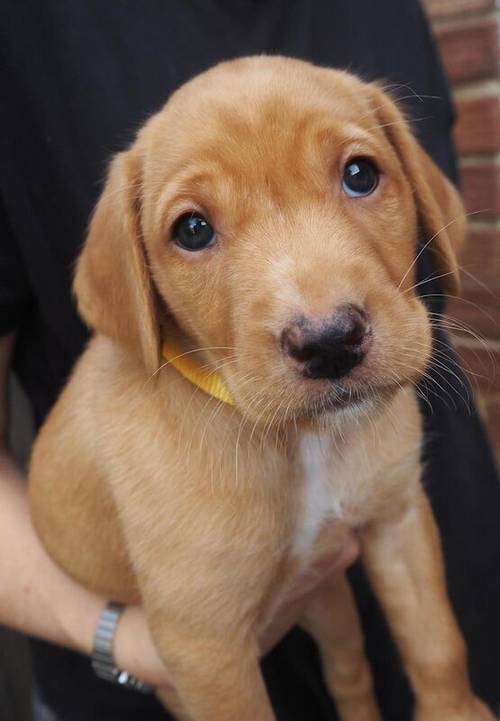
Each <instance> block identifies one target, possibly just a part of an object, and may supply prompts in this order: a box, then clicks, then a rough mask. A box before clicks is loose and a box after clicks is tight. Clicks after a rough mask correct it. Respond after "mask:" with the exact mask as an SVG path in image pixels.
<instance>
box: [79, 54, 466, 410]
mask: <svg viewBox="0 0 500 721" xmlns="http://www.w3.org/2000/svg"><path fill="white" fill-rule="evenodd" d="M408 156H409V157H408ZM115 175H116V176H118V175H119V176H120V177H119V178H118V179H115V180H114V181H113V177H111V179H110V182H109V184H110V185H111V186H112V185H113V184H114V185H115V186H116V185H117V183H120V184H121V187H122V188H123V187H124V186H126V187H127V188H128V191H127V192H128V193H129V198H130V194H132V195H133V196H134V199H135V208H134V209H133V210H132V211H130V210H128V211H126V212H127V214H128V215H130V213H132V215H134V216H135V217H134V218H129V220H128V221H127V225H128V228H127V232H126V234H124V233H123V231H122V241H121V242H122V244H124V243H125V242H126V240H125V235H129V234H130V233H132V234H133V235H134V236H135V240H134V241H133V242H134V243H136V244H137V243H138V244H139V246H142V245H144V250H145V256H146V257H147V259H148V261H147V268H145V269H143V270H141V271H140V275H141V276H142V277H141V278H140V279H139V282H140V283H142V284H145V285H146V286H147V284H148V281H147V279H146V280H145V278H144V276H145V275H147V274H148V273H151V275H152V281H151V283H152V284H153V285H154V287H155V288H156V291H157V293H158V294H159V296H161V299H162V301H163V302H162V303H161V307H160V309H159V310H158V309H157V308H156V310H154V309H153V308H152V305H153V304H152V303H149V310H147V311H146V313H145V312H144V309H143V310H142V313H140V314H139V316H137V310H136V311H135V312H136V319H135V321H133V320H132V321H130V320H128V321H127V325H128V331H127V332H128V336H129V340H130V339H131V335H132V330H131V328H132V325H131V324H134V323H135V324H137V322H139V323H140V322H141V320H140V319H141V318H142V322H143V324H145V325H146V326H148V324H149V325H152V326H156V329H155V328H152V329H151V328H150V331H151V332H153V334H154V335H155V338H153V339H149V340H148V339H146V340H144V332H145V330H144V328H142V329H139V331H138V334H139V336H141V334H142V339H141V342H142V346H143V350H144V346H147V345H148V344H151V343H153V344H154V343H158V342H159V340H161V338H160V336H161V334H164V335H165V334H168V333H169V332H174V328H175V329H176V330H179V329H180V331H181V332H182V333H183V334H185V335H187V336H188V337H189V338H190V339H191V343H192V345H193V347H199V348H202V349H206V350H205V351H203V352H202V354H200V362H201V363H206V362H208V363H210V364H211V365H212V367H213V368H214V369H217V370H218V372H219V373H220V374H221V375H222V376H223V378H224V380H225V382H226V383H227V385H228V387H229V388H230V391H231V393H232V394H233V396H234V398H235V400H236V402H237V404H238V406H239V407H240V408H241V409H242V410H243V411H244V412H245V413H246V414H247V415H249V416H250V417H252V418H255V419H257V418H259V417H260V418H262V419H263V420H265V421H267V422H269V421H270V420H271V421H272V422H278V421H281V422H283V421H285V420H286V419H287V418H289V419H291V418H292V417H293V418H295V419H296V418H298V417H304V416H306V417H310V416H314V415H316V414H318V413H320V412H322V411H328V412H333V413H340V412H341V411H342V410H343V409H345V408H346V407H349V408H350V409H357V410H358V411H359V410H360V409H364V410H366V409H368V408H370V407H371V406H372V405H373V402H374V401H378V400H380V399H383V398H386V397H387V396H389V395H390V394H391V393H392V392H393V391H394V390H395V389H397V388H398V387H400V386H403V385H405V384H407V383H410V382H414V381H415V380H417V379H418V378H419V376H420V375H421V374H422V373H423V372H424V370H425V367H426V364H427V362H428V359H429V354H430V346H431V339H430V328H429V323H428V320H427V315H426V312H425V309H424V307H423V305H422V303H421V301H420V300H418V298H417V296H416V293H415V290H414V288H413V285H414V283H415V273H414V270H415V262H414V258H415V251H416V235H417V225H418V222H419V220H420V223H421V224H423V227H424V232H425V240H426V241H429V242H430V243H431V244H432V250H433V252H434V257H435V260H436V275H438V274H439V275H443V276H444V277H445V278H446V279H447V280H450V279H453V276H454V274H455V272H456V266H455V261H454V255H453V251H452V248H451V240H450V234H448V233H447V229H443V226H445V225H446V224H447V223H448V222H451V224H452V225H453V224H454V225H455V226H456V227H455V228H454V234H455V235H457V234H458V235H460V234H461V233H462V232H463V227H462V226H463V224H462V220H461V217H462V214H461V208H460V204H459V201H458V199H457V197H456V194H455V192H454V191H453V189H452V188H451V186H449V184H448V183H447V181H445V179H444V178H443V177H442V176H441V174H440V173H439V171H438V170H437V169H436V168H435V166H433V165H432V163H431V161H430V160H429V159H428V158H427V157H426V156H425V154H424V153H423V151H422V150H421V149H420V148H419V147H418V145H417V144H416V142H415V141H414V140H413V138H412V137H411V135H410V133H409V131H408V129H407V128H406V126H405V122H404V119H403V118H402V117H401V115H400V113H399V111H398V110H397V109H396V107H395V106H394V105H393V103H392V101H390V100H389V99H388V98H387V97H386V96H385V95H384V94H383V93H382V92H381V91H380V90H378V89H377V88H375V87H374V86H370V85H366V84H364V83H361V82H360V81H359V80H357V79H356V78H354V77H352V76H350V75H348V74H346V73H341V72H336V71H332V70H325V69H320V68H316V67H314V66H312V65H309V64H306V63H302V62H299V61H294V60H286V59H282V58H249V59H243V60H240V61H235V62H232V63H226V64H223V65H221V66H217V67H216V68H214V69H212V70H211V71H208V72H207V73H204V74H203V75H201V76H198V77H197V78H195V79H194V80H193V81H191V82H190V83H188V84H187V85H185V86H183V87H182V88H181V89H180V90H179V91H177V92H176V93H175V94H174V95H173V96H172V98H171V99H170V101H169V102H168V103H167V105H166V107H165V108H164V110H163V111H161V112H160V113H159V114H158V115H157V116H155V117H154V118H153V119H152V120H151V121H150V122H149V123H148V125H147V126H146V127H145V128H144V129H143V131H142V132H141V134H140V136H139V138H138V140H137V142H136V145H135V146H134V147H133V148H132V150H131V151H129V154H128V157H127V158H122V160H121V169H120V171H119V172H115ZM112 192H113V191H112V189H111V190H110V191H109V192H108V195H109V199H108V200H107V201H106V208H107V211H105V212H106V214H107V216H108V220H107V221H104V222H105V223H106V224H107V226H108V233H109V228H110V222H109V215H110V213H111V214H113V211H112V209H110V203H111V204H113V203H115V204H116V203H117V200H116V197H115V200H114V201H113V199H112V198H113V196H112ZM114 192H115V193H116V192H117V189H116V187H115V191H114ZM118 192H119V189H118ZM105 194H106V193H105ZM433 194H435V195H436V196H437V199H438V202H436V199H435V198H434V197H433ZM128 202H129V203H130V200H129V201H128ZM132 202H133V201H132ZM103 205H104V202H103V201H101V208H102V206H103ZM99 212H100V211H99V209H98V211H97V214H96V218H95V220H94V223H93V228H92V230H91V234H90V238H89V241H88V246H90V245H91V242H92V236H93V235H94V236H96V231H95V230H94V228H95V225H99V224H100V225H101V226H102V222H103V221H102V219H101V221H99V217H98V216H99ZM103 212H104V211H102V210H101V215H102V213H103ZM115 215H116V212H115ZM122 223H123V221H122ZM131 224H132V225H133V226H134V227H133V228H130V225H131ZM455 231H456V232H455ZM97 234H98V235H102V228H101V231H100V232H97ZM434 234H435V235H436V237H435V238H433V239H432V240H430V239H431V237H432V235H434ZM99 243H100V245H101V246H102V245H103V244H104V243H105V240H104V238H101V240H97V241H95V243H94V245H95V248H97V247H98V244H99ZM134 252H135V255H137V253H140V252H141V251H140V248H139V250H137V249H136V251H134ZM102 253H103V251H101V256H102ZM83 256H85V251H84V254H83ZM134 262H135V263H137V262H138V263H140V260H138V259H137V257H136V258H135V260H134ZM100 263H101V267H102V257H101V261H100ZM87 265H88V264H87ZM94 265H95V263H94ZM87 270H88V268H87V269H86V268H85V261H84V257H82V261H81V262H80V269H79V276H80V282H79V279H78V277H77V292H78V293H79V295H80V301H81V304H82V306H83V312H84V315H85V314H86V315H87V316H90V321H91V323H92V324H93V325H95V326H96V327H97V328H98V329H100V330H104V332H107V333H108V334H111V335H114V336H117V335H118V336H120V335H121V336H123V333H122V332H121V331H119V332H117V331H116V328H117V326H116V324H115V330H114V331H113V330H109V329H106V328H104V329H103V328H102V322H101V327H100V325H99V322H96V321H95V312H94V313H93V312H92V310H89V307H90V304H91V303H92V301H91V300H87V302H85V296H86V295H87V297H88V292H87V291H86V290H85V283H86V282H87V281H88V275H89V273H88V272H87ZM94 271H95V268H94ZM84 276H87V277H86V278H85V277H84ZM82 277H83V281H82ZM108 282H109V280H108ZM112 282H115V281H114V280H113V281H112ZM119 282H120V281H118V283H119ZM132 282H135V283H137V280H135V281H134V280H133V281H132ZM144 290H145V292H146V295H147V296H149V297H150V291H149V290H148V288H147V287H145V289H144ZM92 292H94V293H95V287H94V290H93V291H92ZM82 295H83V296H84V297H83V302H82ZM115 295H116V292H115ZM150 300H151V298H150ZM135 302H136V303H139V304H141V303H144V301H143V300H141V298H137V299H136V301H135ZM94 307H95V306H94ZM86 309H87V313H86V312H85V311H86ZM113 312H114V311H113V310H112V308H110V306H109V300H108V308H107V313H108V316H109V315H110V314H112V313H113ZM121 312H122V313H123V310H122V311H121ZM145 314H146V315H151V314H155V315H156V316H158V315H159V316H160V317H156V318H154V319H153V320H152V323H150V321H149V319H148V320H145ZM138 318H139V321H138ZM108 322H109V321H108ZM158 326H160V327H161V329H162V330H161V331H160V332H158V330H157V327H158ZM120 340H123V338H120ZM132 340H133V339H132ZM136 342H137V341H136Z"/></svg>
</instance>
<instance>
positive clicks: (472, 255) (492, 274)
mask: <svg viewBox="0 0 500 721" xmlns="http://www.w3.org/2000/svg"><path fill="white" fill-rule="evenodd" d="M459 262H460V265H461V266H462V268H463V269H464V271H468V272H469V273H471V274H472V275H474V276H475V277H476V278H477V279H478V280H479V281H480V282H481V283H484V284H485V285H487V286H488V288H490V289H491V290H493V291H495V293H500V229H495V228H484V229H476V228H473V229H472V230H470V231H469V234H468V236H467V242H466V244H465V247H464V249H463V251H462V253H461V255H460V258H459ZM462 281H463V283H464V285H465V286H467V285H469V286H470V284H471V282H472V281H473V279H471V278H470V276H467V274H466V273H465V272H464V273H463V275H462ZM499 303H500V301H499Z"/></svg>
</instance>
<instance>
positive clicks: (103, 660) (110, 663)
mask: <svg viewBox="0 0 500 721" xmlns="http://www.w3.org/2000/svg"><path fill="white" fill-rule="evenodd" d="M124 608H125V606H123V604H121V603H117V602H116V601H110V603H108V605H107V606H106V608H105V609H104V611H103V612H102V613H101V615H100V617H99V620H98V622H97V628H96V630H95V636H94V644H93V647H92V656H91V662H92V668H93V669H94V671H95V673H96V675H97V676H99V678H102V679H105V680H106V681H111V682H112V683H117V684H119V685H120V686H124V687H126V688H131V689H133V690H134V691H139V692H141V693H152V692H153V691H154V688H153V686H150V685H149V684H147V683H143V682H142V681H139V679H138V678H135V676H132V674H130V673H128V671H123V670H121V669H119V668H117V667H116V665H115V662H114V659H113V639H114V636H115V631H116V626H117V625H118V621H119V620H120V616H121V614H122V613H123V610H124Z"/></svg>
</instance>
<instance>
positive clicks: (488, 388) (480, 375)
mask: <svg viewBox="0 0 500 721" xmlns="http://www.w3.org/2000/svg"><path fill="white" fill-rule="evenodd" d="M454 346H455V349H456V351H457V353H458V356H459V359H460V364H461V366H462V368H463V370H464V372H465V374H466V375H467V377H468V379H469V382H470V384H471V386H472V389H473V390H474V392H481V393H484V394H492V393H500V350H499V349H498V347H497V346H496V347H492V346H491V345H489V344H487V343H486V342H484V343H479V342H475V341H474V342H470V341H469V340H467V341H466V342H465V343H462V342H461V338H460V337H459V336H454Z"/></svg>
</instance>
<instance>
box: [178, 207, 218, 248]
mask: <svg viewBox="0 0 500 721" xmlns="http://www.w3.org/2000/svg"><path fill="white" fill-rule="evenodd" d="M172 238H173V239H174V240H175V242H176V243H177V245H180V246H181V248H184V250H191V251H196V250H203V249H204V248H208V247H210V246H211V245H213V244H214V243H215V239H216V236H215V231H214V229H213V228H212V226H211V225H210V223H209V222H208V220H207V219H206V218H205V217H204V216H203V215H201V213H184V215H181V217H180V218H178V219H177V220H176V222H175V223H174V227H173V228H172Z"/></svg>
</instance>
